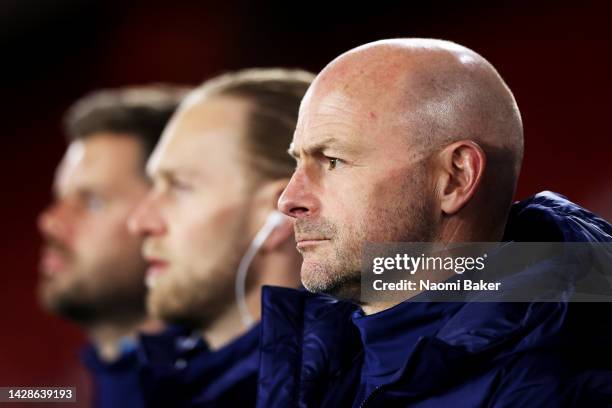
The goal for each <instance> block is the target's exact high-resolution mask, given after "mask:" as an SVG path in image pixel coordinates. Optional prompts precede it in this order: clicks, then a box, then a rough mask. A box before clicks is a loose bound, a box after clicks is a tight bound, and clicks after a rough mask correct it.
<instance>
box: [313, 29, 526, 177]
mask: <svg viewBox="0 0 612 408" xmlns="http://www.w3.org/2000/svg"><path fill="white" fill-rule="evenodd" d="M339 90H340V91H341V92H342V93H345V94H346V95H347V96H349V97H351V98H353V103H355V102H357V101H359V102H361V103H363V106H364V107H365V108H367V109H368V110H370V111H372V112H373V113H374V115H377V113H378V114H380V115H384V116H385V119H387V120H388V121H391V122H393V123H395V124H396V126H399V127H404V128H405V129H406V137H407V138H408V140H409V143H410V145H411V146H413V147H415V148H425V149H429V150H431V149H434V148H438V147H440V146H442V145H444V144H447V143H449V142H451V141H455V140H460V139H470V140H474V141H475V142H477V143H479V144H480V145H481V146H483V148H485V150H487V149H486V148H487V147H489V146H490V147H492V148H500V149H504V150H505V151H506V153H507V155H508V159H509V160H512V163H513V167H514V168H515V170H516V176H518V172H519V169H520V165H521V161H522V154H523V126H522V121H521V116H520V112H519V109H518V106H517V104H516V101H515V99H514V96H513V95H512V92H511V91H510V89H509V88H508V86H507V85H506V84H505V82H504V80H503V79H502V78H501V76H500V75H499V74H498V73H497V71H496V70H495V68H494V67H493V66H492V65H491V64H490V63H489V62H488V61H487V60H485V59H484V58H483V57H482V56H480V55H479V54H477V53H475V52H474V51H472V50H470V49H468V48H465V47H463V46H461V45H458V44H455V43H452V42H449V41H442V40H431V39H394V40H382V41H377V42H374V43H369V44H366V45H363V46H361V47H358V48H355V49H353V50H351V51H348V52H347V53H345V54H342V55H341V56H340V57H338V58H336V59H335V60H334V61H332V62H331V63H330V64H329V65H328V66H327V67H325V69H324V70H323V71H322V72H321V73H320V75H319V76H318V77H317V79H316V81H315V83H314V84H313V86H312V87H311V92H309V98H321V97H324V96H326V95H329V94H330V93H334V92H338V91H339ZM359 102H357V103H359ZM305 103H307V101H305ZM377 110H379V111H380V112H377Z"/></svg>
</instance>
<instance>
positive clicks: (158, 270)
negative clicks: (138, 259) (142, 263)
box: [146, 257, 168, 276]
mask: <svg viewBox="0 0 612 408" xmlns="http://www.w3.org/2000/svg"><path fill="white" fill-rule="evenodd" d="M146 261H147V263H148V264H149V267H148V268H147V276H158V275H160V274H162V273H164V272H165V271H166V269H168V261H165V260H163V259H160V258H152V257H151V258H146Z"/></svg>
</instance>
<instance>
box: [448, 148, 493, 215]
mask: <svg viewBox="0 0 612 408" xmlns="http://www.w3.org/2000/svg"><path fill="white" fill-rule="evenodd" d="M486 161H487V159H486V155H485V153H484V151H483V150H482V148H481V147H480V146H479V145H478V144H477V143H475V142H473V141H471V140H460V141H457V142H454V143H451V144H450V145H448V146H446V147H445V148H444V149H443V150H442V151H441V152H440V153H439V154H438V163H439V166H440V167H439V170H440V171H439V173H438V174H439V176H438V179H437V182H436V191H437V192H438V195H439V197H438V199H439V200H440V208H441V210H442V211H443V212H444V214H446V215H452V214H455V213H457V212H458V211H459V210H461V209H462V208H463V207H464V206H465V205H466V204H467V203H468V202H469V201H470V199H471V198H472V197H473V196H474V194H475V193H476V191H477V190H478V188H479V186H480V183H481V180H482V177H483V174H484V170H485V166H486Z"/></svg>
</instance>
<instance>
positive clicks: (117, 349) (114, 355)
mask: <svg viewBox="0 0 612 408" xmlns="http://www.w3.org/2000/svg"><path fill="white" fill-rule="evenodd" d="M159 330H161V324H160V323H159V322H157V321H154V320H151V319H144V320H142V319H141V320H133V321H127V322H103V323H97V324H95V325H92V326H89V327H88V328H87V335H88V337H89V339H90V341H91V342H92V343H93V344H94V346H95V348H96V351H97V353H98V356H99V357H100V359H101V360H102V361H104V362H106V363H112V362H114V361H117V360H118V359H119V358H120V357H121V352H122V349H121V342H122V340H125V339H132V340H134V341H136V337H137V335H138V333H139V332H144V333H154V332H157V331H159Z"/></svg>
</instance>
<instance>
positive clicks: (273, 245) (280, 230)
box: [260, 178, 293, 251]
mask: <svg viewBox="0 0 612 408" xmlns="http://www.w3.org/2000/svg"><path fill="white" fill-rule="evenodd" d="M288 183H289V179H288V178H287V179H282V180H275V181H272V182H270V183H267V185H266V186H265V187H264V188H263V189H262V190H260V191H261V193H262V194H265V198H264V200H265V206H266V208H269V210H268V211H269V212H268V214H270V213H272V212H273V211H276V212H278V216H279V217H281V221H279V222H278V223H277V224H276V226H275V227H274V229H273V230H272V232H271V233H270V235H269V236H268V238H267V239H266V241H265V242H264V244H263V245H262V248H261V249H262V250H263V251H275V250H277V249H279V248H280V247H281V246H283V245H284V244H285V243H286V242H288V241H291V242H292V243H293V219H292V218H291V217H287V216H286V215H284V214H282V213H281V212H279V211H278V210H277V209H276V206H277V203H278V199H279V198H280V196H281V194H282V193H283V191H284V190H285V187H287V184H288Z"/></svg>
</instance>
